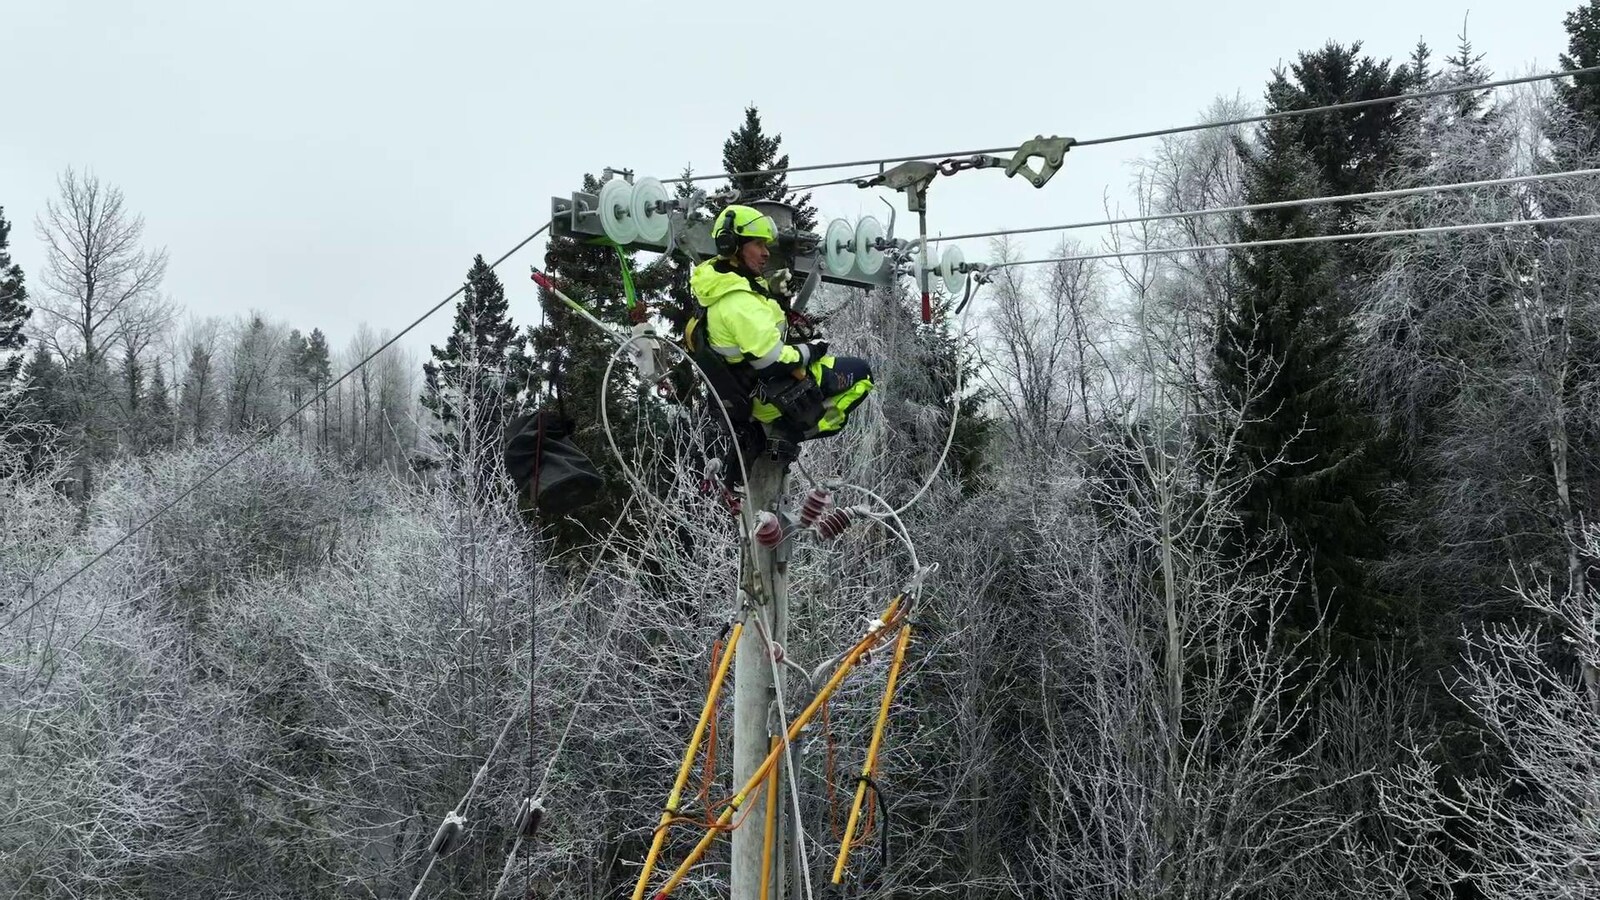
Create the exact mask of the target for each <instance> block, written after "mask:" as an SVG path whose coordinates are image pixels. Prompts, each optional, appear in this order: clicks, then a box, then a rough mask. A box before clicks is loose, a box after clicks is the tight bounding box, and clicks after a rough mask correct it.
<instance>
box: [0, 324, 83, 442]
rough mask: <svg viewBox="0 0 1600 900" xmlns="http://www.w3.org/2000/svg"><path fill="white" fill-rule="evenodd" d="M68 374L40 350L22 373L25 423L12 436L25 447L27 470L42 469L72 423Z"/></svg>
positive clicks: (19, 415)
mask: <svg viewBox="0 0 1600 900" xmlns="http://www.w3.org/2000/svg"><path fill="white" fill-rule="evenodd" d="M66 382H67V374H66V371H65V370H64V369H63V368H62V366H61V364H60V363H58V362H56V359H55V357H53V356H51V355H50V351H48V350H46V349H45V348H43V347H36V348H34V351H33V356H31V357H29V358H28V362H27V365H26V366H25V367H24V368H23V370H22V394H21V402H20V404H19V407H18V410H19V411H18V413H17V419H18V421H19V422H20V423H21V424H20V426H19V427H18V428H17V430H16V431H15V432H14V433H13V434H12V435H11V436H10V438H11V439H12V440H16V441H19V442H21V443H22V445H23V447H24V451H23V459H24V466H25V467H26V468H27V470H28V471H30V472H31V471H34V470H36V469H37V468H38V466H39V464H40V462H41V461H42V460H43V457H44V456H45V454H46V453H47V452H48V451H49V450H50V449H51V448H52V447H54V446H58V441H59V439H60V436H61V433H62V431H64V430H65V429H66V428H67V426H68V425H69V424H70V423H71V421H72V400H71V397H70V395H69V393H68V391H67V383H66Z"/></svg>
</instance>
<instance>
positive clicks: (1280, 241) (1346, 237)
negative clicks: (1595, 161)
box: [990, 213, 1600, 269]
mask: <svg viewBox="0 0 1600 900" xmlns="http://www.w3.org/2000/svg"><path fill="white" fill-rule="evenodd" d="M1595 221H1600V213H1585V214H1583V215H1573V216H1556V217H1553V218H1549V219H1508V220H1505V221H1500V222H1468V223H1463V224H1460V225H1430V226H1426V227H1418V228H1392V229H1388V230H1386V231H1360V232H1354V233H1351V234H1317V235H1307V236H1305V237H1292V238H1271V239H1268V240H1259V241H1234V242H1231V243H1226V244H1199V245H1195V246H1189V247H1155V248H1150V249H1146V250H1121V251H1117V252H1114V253H1085V254H1081V255H1074V256H1054V257H1047V258H1044V259H1022V260H1017V261H1015V262H1003V263H995V264H994V265H992V266H990V268H991V269H1009V268H1012V267H1014V266H1038V265H1047V264H1051V263H1069V262H1089V261H1091V260H1097V259H1129V258H1136V257H1144V256H1170V255H1172V254H1176V253H1196V252H1199V251H1201V250H1242V249H1245V248H1249V247H1279V246H1284V245H1288V244H1325V243H1335V242H1339V241H1357V240H1363V239H1366V238H1383V237H1407V236H1410V235H1418V234H1450V233H1453V232H1462V231H1487V230H1489V229H1493V228H1513V227H1516V226H1518V225H1527V226H1540V225H1568V224H1573V223H1577V222H1595Z"/></svg>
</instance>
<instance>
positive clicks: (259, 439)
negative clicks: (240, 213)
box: [0, 222, 550, 628]
mask: <svg viewBox="0 0 1600 900" xmlns="http://www.w3.org/2000/svg"><path fill="white" fill-rule="evenodd" d="M549 228H550V223H549V222H546V223H545V224H544V225H541V226H540V227H539V230H537V231H535V232H534V233H533V234H530V235H528V236H527V237H525V238H523V239H522V240H521V241H520V242H518V244H517V245H516V246H515V247H512V248H511V249H510V250H507V251H506V252H505V253H504V254H502V255H501V256H500V258H499V259H497V260H495V261H494V262H492V263H490V264H489V269H490V271H493V270H494V269H495V268H497V267H498V266H499V265H500V264H501V263H503V262H505V261H506V260H508V259H510V258H511V256H512V254H514V253H516V252H517V251H518V250H521V249H522V248H523V247H526V246H528V244H530V243H532V242H533V239H534V238H537V237H538V236H539V235H541V234H544V233H545V231H546V230H547V229H549ZM466 287H467V286H466V285H465V284H463V285H462V286H461V287H458V288H456V289H455V290H453V291H451V292H450V295H449V296H447V297H445V298H444V299H443V300H440V301H439V302H438V303H436V304H434V306H433V307H432V308H431V309H429V310H428V311H427V312H425V313H423V314H422V315H420V316H418V317H417V318H416V320H415V321H413V322H412V323H411V324H410V325H407V326H406V327H404V328H402V329H400V333H399V334H396V335H395V336H394V337H392V338H390V339H388V340H387V341H384V342H383V343H382V344H381V345H379V347H378V349H376V350H374V351H372V352H371V353H368V354H367V355H366V357H365V358H364V359H362V360H361V361H360V362H358V363H356V364H355V365H354V366H351V367H350V369H349V371H347V372H345V373H344V374H343V375H340V376H339V377H338V378H335V379H334V380H333V381H330V382H329V383H328V384H327V386H326V387H324V388H323V389H322V390H320V391H317V392H316V393H315V394H312V395H311V397H310V399H308V400H306V402H304V403H302V404H300V406H298V407H296V408H295V410H294V411H293V412H291V413H289V414H288V415H286V416H284V417H283V418H281V419H279V420H278V421H277V422H275V423H273V424H272V425H271V426H269V427H268V428H267V430H266V431H263V432H262V433H261V434H259V435H257V436H256V437H255V439H254V440H251V441H250V442H249V443H246V444H245V445H244V446H243V447H241V448H239V450H237V451H235V452H234V454H233V455H232V456H229V457H228V458H227V459H225V460H223V461H222V463H221V464H220V465H218V466H216V467H215V468H213V469H212V470H211V471H209V472H207V473H206V474H205V475H203V476H201V477H200V479H199V480H198V481H195V482H194V483H192V484H190V485H189V486H188V487H186V488H184V489H183V490H182V491H180V492H179V493H178V496H176V497H173V498H172V499H171V500H168V501H167V502H166V503H164V504H162V506H161V508H160V509H157V510H156V511H155V512H153V513H151V514H150V515H149V516H147V517H145V519H144V520H143V521H141V522H140V523H139V524H137V525H135V526H133V527H132V528H130V529H128V531H126V532H125V533H123V535H122V536H121V537H118V538H117V539H116V540H114V541H112V542H111V543H110V544H109V545H107V546H106V548H105V549H103V550H101V551H100V552H99V553H96V554H95V555H94V556H92V557H90V558H89V561H88V562H86V563H84V564H83V565H81V566H79V567H78V568H77V569H76V570H75V571H74V572H73V573H72V574H71V575H68V576H67V577H65V578H63V579H61V580H60V581H59V582H57V583H56V585H55V586H54V587H52V588H50V589H49V590H48V591H45V592H44V593H43V594H39V595H38V596H36V597H34V598H33V600H31V601H29V602H28V603H27V604H26V605H24V606H23V607H22V608H21V609H19V610H17V611H16V612H15V613H12V614H11V616H10V617H9V618H7V619H6V621H5V624H4V625H0V628H5V627H8V626H10V625H11V623H13V622H15V621H17V620H18V619H20V618H22V617H23V616H25V615H27V614H28V613H29V612H30V611H31V610H33V609H34V608H35V607H37V606H38V605H39V604H41V603H43V602H44V601H46V600H48V599H50V598H51V597H53V596H55V595H56V594H57V593H59V592H60V591H61V589H62V588H64V587H66V586H67V585H69V584H71V583H72V582H73V580H74V579H76V578H77V577H78V576H80V575H82V574H83V573H84V572H87V571H89V569H90V568H91V567H93V566H94V565H95V563H98V562H99V561H100V560H102V559H105V558H106V557H107V556H110V555H111V554H112V552H113V551H115V550H116V549H117V548H118V547H121V546H122V545H123V544H125V543H127V542H128V541H129V540H130V539H132V538H133V536H134V535H136V534H138V533H139V532H141V531H143V530H145V529H146V528H149V527H150V526H151V525H152V524H154V523H155V521H156V520H157V519H160V518H161V517H162V516H164V515H166V514H167V513H168V512H171V511H172V509H173V508H174V507H176V506H177V505H178V504H179V503H182V502H183V501H184V500H186V499H188V497H189V496H190V495H191V494H193V493H194V492H195V491H198V490H199V489H200V488H202V487H204V486H205V485H207V484H208V483H210V482H211V480H212V479H213V478H216V477H217V476H218V475H220V474H222V472H223V470H225V469H227V468H228V467H229V466H231V465H233V464H234V463H236V462H238V461H239V460H240V458H242V457H243V456H244V455H245V454H246V453H249V452H250V451H251V450H254V449H255V448H257V447H259V446H261V445H262V444H263V443H265V442H266V440H267V438H269V437H271V436H272V435H274V434H276V433H277V432H278V429H280V428H282V427H283V426H285V425H287V424H288V423H290V422H292V421H294V419H295V417H296V416H298V415H300V414H301V413H303V412H305V411H306V410H308V409H310V408H311V406H312V404H314V403H316V402H317V401H318V400H320V399H322V398H323V397H324V396H326V395H327V393H328V392H329V391H331V390H333V389H334V388H335V387H338V386H339V385H340V384H342V383H343V382H344V380H345V379H347V378H349V377H350V376H351V375H354V374H355V373H357V372H359V371H361V369H362V367H364V366H365V365H366V364H367V363H369V362H372V361H373V360H374V359H376V358H377V356H378V354H380V353H382V352H383V351H385V350H387V349H389V348H390V347H392V346H394V344H395V343H396V342H397V341H399V340H400V339H401V338H403V337H405V336H406V335H407V334H409V333H411V331H412V330H413V329H415V328H416V327H417V326H418V325H421V324H422V323H423V322H425V321H427V320H428V319H429V318H430V317H431V316H432V315H433V314H434V313H436V312H438V311H439V310H441V309H443V308H444V307H445V305H446V304H448V303H449V302H450V301H452V300H454V299H456V298H457V297H459V296H461V292H462V291H464V290H466Z"/></svg>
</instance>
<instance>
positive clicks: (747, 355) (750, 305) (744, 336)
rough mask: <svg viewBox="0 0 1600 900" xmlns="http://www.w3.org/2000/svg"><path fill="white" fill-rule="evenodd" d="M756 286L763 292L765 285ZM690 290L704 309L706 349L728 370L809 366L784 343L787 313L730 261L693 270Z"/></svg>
mask: <svg viewBox="0 0 1600 900" xmlns="http://www.w3.org/2000/svg"><path fill="white" fill-rule="evenodd" d="M756 283H757V284H758V285H760V286H761V288H765V282H763V281H762V279H760V278H757V279H756ZM689 290H691V291H693V292H694V295H695V298H696V299H698V300H699V301H700V305H701V306H704V307H705V308H706V345H707V346H709V347H710V348H711V349H712V350H713V351H715V352H716V353H717V354H718V355H719V356H721V357H722V358H723V359H725V360H727V361H728V362H729V363H730V364H736V363H741V362H747V363H749V364H750V366H751V368H753V369H756V370H757V371H760V370H762V369H766V368H768V367H770V366H772V365H774V364H778V365H782V366H785V367H786V368H792V367H795V366H799V365H801V364H802V363H803V362H805V361H807V360H806V359H805V356H804V355H803V354H802V353H801V351H800V350H799V349H798V348H796V347H792V346H790V345H788V344H786V343H784V340H785V338H786V337H787V336H788V332H789V322H788V317H787V316H786V315H785V314H784V312H783V307H781V306H779V305H778V302H777V301H776V300H773V299H772V298H771V297H768V296H766V295H765V294H763V293H760V291H759V289H758V288H757V287H755V286H753V285H752V284H751V283H750V279H749V278H748V277H747V276H745V275H744V274H742V273H740V272H738V271H737V270H735V269H734V268H733V266H732V265H730V264H729V263H728V262H727V261H726V260H722V259H712V260H707V261H706V262H703V263H701V264H700V265H698V266H695V268H694V271H693V272H692V273H690V275H689Z"/></svg>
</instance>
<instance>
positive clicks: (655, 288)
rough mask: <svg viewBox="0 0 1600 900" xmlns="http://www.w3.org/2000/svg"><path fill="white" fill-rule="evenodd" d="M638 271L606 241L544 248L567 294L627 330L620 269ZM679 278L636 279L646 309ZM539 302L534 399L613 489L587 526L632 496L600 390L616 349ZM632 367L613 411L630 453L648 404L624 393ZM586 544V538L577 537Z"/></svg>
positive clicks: (585, 517) (657, 274)
mask: <svg viewBox="0 0 1600 900" xmlns="http://www.w3.org/2000/svg"><path fill="white" fill-rule="evenodd" d="M600 184H601V183H600V181H599V180H598V179H596V178H595V177H594V176H592V175H586V176H584V180H583V189H584V190H585V191H588V192H598V191H599V190H600ZM624 265H625V266H628V267H629V268H630V269H632V268H633V267H634V254H633V253H631V252H629V253H624V254H622V256H621V258H620V259H619V257H618V253H617V250H616V248H615V247H612V246H610V245H609V244H607V243H605V242H602V241H586V240H579V239H576V238H553V239H551V241H550V243H549V244H548V245H547V246H546V248H545V257H544V270H545V272H547V273H548V274H549V275H550V277H551V279H552V280H553V281H554V283H555V285H556V287H557V288H559V289H560V290H561V291H562V292H563V293H565V294H566V295H567V296H569V297H571V298H572V299H573V300H575V301H577V302H578V303H581V304H583V305H584V306H585V307H586V308H587V309H588V310H589V312H590V313H592V314H593V315H594V316H595V317H596V318H598V319H599V320H600V321H602V322H608V323H611V324H614V325H617V326H624V327H625V326H628V325H629V324H630V319H631V317H630V315H629V312H628V307H627V300H626V297H625V296H624V292H623V287H622V278H621V275H620V269H619V266H624ZM671 279H672V272H671V269H670V268H668V267H667V266H663V265H656V266H651V267H649V268H647V269H645V270H644V271H642V272H640V273H639V275H638V276H637V277H636V278H635V279H634V288H635V291H636V293H637V295H638V296H637V300H638V302H639V303H641V304H644V305H645V306H647V307H649V308H651V309H657V308H660V298H661V296H662V295H663V294H664V293H665V292H666V290H667V287H668V284H669V283H670V281H671ZM539 302H540V304H541V306H542V307H543V310H544V322H543V323H542V324H540V325H539V326H538V327H536V328H530V329H529V331H528V339H529V344H530V346H531V352H532V357H533V364H534V366H535V367H536V369H537V371H538V381H537V382H535V384H536V385H537V388H538V389H537V391H536V392H535V396H538V397H540V398H541V399H545V400H553V401H554V403H555V407H556V410H557V411H558V412H559V413H560V414H561V416H562V417H564V418H568V419H570V420H571V421H572V422H573V424H574V426H575V427H576V433H575V434H574V435H573V437H572V441H573V443H574V444H576V445H577V447H578V449H580V450H582V451H583V452H584V454H585V455H587V456H588V457H589V459H590V460H591V461H592V462H594V464H595V466H596V468H597V469H599V471H600V472H601V474H602V475H603V476H604V477H605V481H606V485H605V488H604V489H603V490H602V492H601V495H600V497H599V498H597V500H596V501H595V502H594V503H592V504H590V505H589V506H586V507H584V508H583V509H581V510H578V511H576V512H575V513H574V515H573V517H572V518H573V519H574V520H575V521H576V522H577V523H578V524H579V525H580V526H583V527H588V526H591V525H597V524H599V523H602V522H607V521H609V520H610V519H612V518H615V516H616V514H617V512H618V511H619V510H620V509H621V507H622V503H623V501H624V500H625V499H626V498H627V497H628V496H629V494H630V491H629V488H628V485H627V481H626V479H625V478H624V477H623V475H622V473H621V472H620V471H618V470H617V468H616V460H615V458H614V456H613V453H612V451H611V447H610V444H609V443H608V442H607V440H606V438H605V435H604V433H603V431H602V430H601V428H600V427H599V426H600V422H601V420H600V406H599V403H600V384H601V380H602V379H603V377H604V375H605V370H606V364H607V363H608V362H609V361H610V359H611V355H612V352H613V351H614V350H616V343H615V342H613V341H612V340H611V339H610V338H607V337H606V336H605V335H603V334H600V333H599V331H598V330H597V329H596V328H595V327H594V326H593V325H592V324H590V323H589V322H587V321H585V320H584V319H583V318H582V317H581V316H579V315H578V314H577V313H575V312H573V311H572V310H570V309H568V308H567V307H566V306H565V305H563V304H562V303H561V301H559V300H557V299H556V298H555V297H554V296H552V295H550V294H549V292H547V291H544V290H542V289H541V290H540V292H539ZM627 372H628V368H627V367H626V366H624V365H622V364H620V363H619V364H618V366H617V369H616V372H615V373H614V374H613V375H612V381H611V390H610V393H609V395H608V397H607V411H608V414H609V416H610V419H611V423H612V428H613V434H615V435H616V437H617V443H618V446H619V447H620V448H621V449H622V451H623V452H624V453H629V452H631V451H632V441H633V440H634V439H635V435H636V434H637V433H638V432H637V431H636V429H635V428H634V427H633V425H634V423H635V421H636V418H635V417H636V416H637V415H638V414H639V413H640V411H641V408H642V407H643V405H644V404H645V403H647V402H650V401H646V400H644V398H637V397H635V398H630V397H629V396H628V394H627V392H626V390H625V385H626V384H627V383H628V377H627ZM570 536H571V537H572V538H574V539H575V540H581V539H582V537H581V533H580V532H574V533H573V534H571V535H570Z"/></svg>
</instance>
